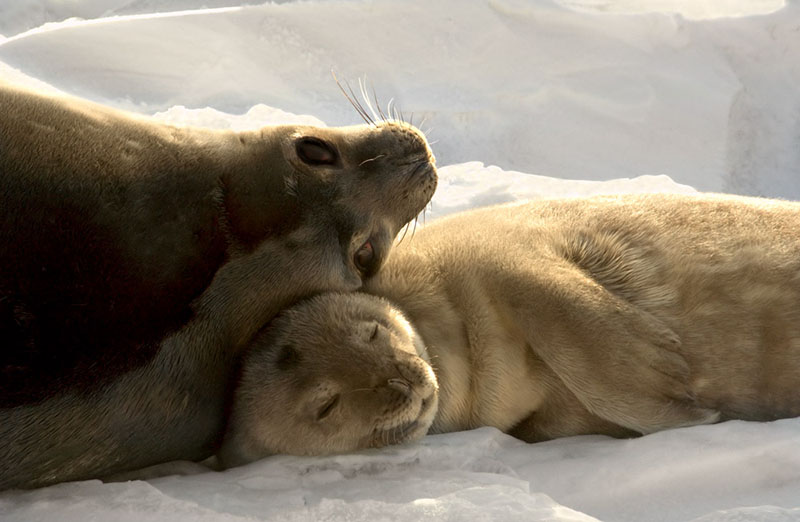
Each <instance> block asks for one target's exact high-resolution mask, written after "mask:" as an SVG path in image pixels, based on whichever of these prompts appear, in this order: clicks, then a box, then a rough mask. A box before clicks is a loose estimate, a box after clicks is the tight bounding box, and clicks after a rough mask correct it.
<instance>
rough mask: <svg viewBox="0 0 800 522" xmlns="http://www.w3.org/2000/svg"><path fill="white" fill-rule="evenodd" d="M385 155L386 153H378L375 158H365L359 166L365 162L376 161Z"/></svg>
mask: <svg viewBox="0 0 800 522" xmlns="http://www.w3.org/2000/svg"><path fill="white" fill-rule="evenodd" d="M385 156H386V154H378V155H377V156H375V157H374V158H369V159H365V160H364V161H362V162H361V163H359V164H358V166H359V167H361V166H362V165H364V164H365V163H369V162H370V161H375V160H377V159H380V158H383V157H385Z"/></svg>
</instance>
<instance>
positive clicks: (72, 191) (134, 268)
mask: <svg viewBox="0 0 800 522" xmlns="http://www.w3.org/2000/svg"><path fill="white" fill-rule="evenodd" d="M0 113H2V115H3V117H2V118H0V192H1V193H2V205H0V346H2V348H1V349H0V353H1V354H2V356H1V359H0V489H5V488H11V487H34V486H41V485H46V484H51V483H55V482H59V481H65V480H74V479H85V478H94V477H103V476H106V475H108V474H111V473H118V472H121V471H124V470H128V469H132V468H139V467H142V466H147V465H150V464H154V463H158V462H163V461H167V460H173V459H192V460H197V459H202V458H205V457H207V456H208V455H210V454H212V453H213V452H214V450H215V448H216V445H217V444H218V439H219V437H220V435H221V430H222V427H223V419H224V410H225V400H226V399H225V393H226V384H227V382H228V378H229V374H230V372H231V368H232V367H233V364H234V361H235V358H236V356H237V354H238V353H239V351H240V350H241V348H242V347H243V346H245V345H246V344H247V342H248V341H249V340H250V339H251V337H252V336H253V334H254V333H256V332H257V331H258V329H259V328H261V326H263V324H264V323H265V322H266V321H268V320H269V319H271V318H272V317H273V316H274V315H275V314H276V313H277V312H278V311H279V310H280V309H282V308H284V307H286V306H288V305H289V304H291V303H292V302H294V301H295V300H297V299H299V298H301V297H303V296H307V295H310V294H312V293H316V292H320V291H324V290H338V291H351V290H354V289H357V288H359V287H360V286H361V284H362V279H363V278H364V277H366V276H369V275H372V274H374V273H375V272H376V271H377V270H378V269H379V268H380V266H381V264H382V263H383V262H384V260H385V259H386V257H387V255H388V254H389V251H390V248H391V245H392V242H393V239H394V237H395V235H396V234H397V232H398V231H399V230H400V228H401V227H402V226H403V225H404V224H406V223H407V222H409V220H411V219H413V218H414V217H415V216H416V215H417V214H418V213H419V212H420V211H421V210H423V208H424V207H425V205H426V204H427V202H428V201H429V199H430V197H431V195H432V194H433V191H434V188H435V185H436V172H435V167H434V160H433V156H432V154H431V151H430V149H429V147H428V145H427V143H426V141H425V139H424V137H423V135H422V134H421V133H420V132H419V131H418V130H416V129H415V128H413V127H412V126H410V125H408V124H405V123H403V122H397V121H383V122H380V123H378V124H374V125H361V126H353V127H344V128H315V127H306V126H273V127H264V128H262V129H259V130H255V131H248V132H229V131H213V130H207V129H199V128H179V127H174V126H169V125H166V124H161V123H158V122H155V121H153V120H149V119H146V118H142V117H135V116H133V115H126V114H124V113H121V112H119V111H115V110H112V109H109V108H105V107H102V106H99V105H95V104H91V103H88V102H85V101H80V100H76V99H72V98H67V97H60V96H45V95H41V94H37V93H35V92H31V91H28V90H24V89H20V88H17V87H14V86H10V85H0Z"/></svg>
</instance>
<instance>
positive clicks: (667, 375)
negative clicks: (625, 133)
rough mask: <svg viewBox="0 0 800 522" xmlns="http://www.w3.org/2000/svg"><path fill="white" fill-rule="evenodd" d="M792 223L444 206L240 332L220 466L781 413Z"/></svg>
mask: <svg viewBox="0 0 800 522" xmlns="http://www.w3.org/2000/svg"><path fill="white" fill-rule="evenodd" d="M798 231H800V203H796V202H786V201H777V200H766V199H757V198H745V197H734V196H723V195H698V196H679V195H628V196H605V197H595V198H590V199H570V200H552V201H536V202H531V203H527V204H513V205H507V206H500V207H493V208H492V207H490V208H485V209H481V210H475V211H472V212H467V213H464V214H461V215H457V216H452V217H449V218H444V219H442V220H439V221H437V222H434V223H432V224H430V225H428V226H427V227H425V228H423V229H422V230H420V231H419V232H418V233H417V235H416V237H415V238H414V241H413V242H411V243H405V244H403V245H400V246H399V247H398V248H396V249H395V251H394V252H393V254H392V258H391V259H390V261H389V262H388V263H387V265H386V266H385V267H384V269H383V270H382V271H381V272H380V273H379V274H377V275H375V276H374V277H373V278H371V279H370V280H369V281H368V282H366V283H365V286H364V288H363V291H364V292H367V293H368V294H373V295H367V294H364V293H356V294H339V293H335V294H327V295H322V296H319V297H316V298H313V299H311V300H308V301H306V302H303V303H301V304H298V305H297V306H296V307H293V308H291V309H289V310H287V311H285V312H283V313H282V314H281V315H279V316H278V317H277V318H276V319H275V320H274V322H273V324H272V325H270V326H268V327H267V328H266V329H265V330H264V331H263V332H262V333H260V334H259V335H258V336H257V337H256V338H255V340H254V342H253V344H252V345H251V347H250V348H249V349H248V351H247V352H246V354H245V356H244V360H243V363H242V370H241V377H240V382H239V385H238V389H237V390H236V393H235V398H234V403H233V408H232V414H231V417H230V420H229V425H228V428H227V433H226V436H225V440H224V442H223V446H222V450H221V452H220V459H221V460H222V462H223V464H225V465H227V466H231V465H237V464H241V463H244V462H248V461H251V460H254V459H256V458H259V457H261V456H265V455H268V454H274V453H294V454H307V455H308V454H322V453H331V452H342V451H351V450H356V449H360V448H367V447H374V446H381V445H384V444H387V443H394V442H403V441H409V440H414V439H416V438H419V437H421V436H422V435H423V434H424V433H426V432H432V433H440V432H450V431H456V430H465V429H471V428H475V427H479V426H494V427H497V428H499V429H501V430H503V431H505V432H508V433H510V434H512V435H514V436H516V437H518V438H520V439H523V440H526V441H530V442H535V441H542V440H548V439H552V438H556V437H563V436H571V435H579V434H588V433H598V434H607V435H611V436H615V437H627V436H634V435H637V434H645V433H650V432H654V431H657V430H662V429H667V428H672V427H679V426H686V425H692V424H699V423H709V422H714V421H717V420H719V419H744V420H771V419H777V418H781V417H793V416H798V415H800V394H798V393H797V386H798V384H800V234H798ZM412 325H413V326H412ZM276 397H281V400H277V401H276V400H274V398H276ZM437 405H438V410H437ZM434 410H436V411H435V412H434ZM277 419H280V428H279V429H276V426H278V425H279V424H278V422H277Z"/></svg>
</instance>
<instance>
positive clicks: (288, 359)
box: [275, 344, 300, 370]
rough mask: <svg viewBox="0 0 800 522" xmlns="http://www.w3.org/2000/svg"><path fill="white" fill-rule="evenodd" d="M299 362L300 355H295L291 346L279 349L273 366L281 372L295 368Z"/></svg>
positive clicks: (295, 351)
mask: <svg viewBox="0 0 800 522" xmlns="http://www.w3.org/2000/svg"><path fill="white" fill-rule="evenodd" d="M299 362H300V354H299V353H297V350H296V349H295V348H294V346H292V345H291V344H287V345H285V346H283V347H281V349H280V350H279V351H278V354H277V356H276V357H275V364H276V365H277V366H278V368H280V369H282V370H285V369H288V368H291V367H293V366H297V364H298V363H299Z"/></svg>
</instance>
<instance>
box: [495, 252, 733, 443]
mask: <svg viewBox="0 0 800 522" xmlns="http://www.w3.org/2000/svg"><path fill="white" fill-rule="evenodd" d="M502 277H504V278H511V279H513V280H510V281H504V282H502V284H503V285H504V286H503V287H504V288H516V289H517V292H515V293H513V294H509V295H508V296H507V299H508V301H507V304H508V305H509V307H510V312H511V313H512V314H513V316H514V317H515V318H516V320H517V322H518V324H519V325H520V326H521V327H522V328H523V329H524V331H525V334H526V337H527V339H528V343H529V344H530V347H531V349H532V350H533V351H534V352H535V353H536V354H537V355H538V356H539V357H540V358H541V359H542V360H543V361H544V362H545V363H546V364H547V365H548V366H549V367H550V368H551V369H552V370H553V372H555V373H556V375H557V376H558V377H559V378H560V379H561V380H562V381H563V382H564V384H565V385H566V386H567V388H568V389H569V390H570V391H571V392H572V393H574V394H575V396H576V397H577V398H578V400H579V401H580V402H581V403H582V404H583V405H584V406H585V407H586V408H587V409H588V410H589V411H590V412H592V413H593V414H595V415H597V416H599V417H601V418H603V419H606V420H609V421H611V422H613V423H615V424H619V425H620V426H623V427H625V428H629V429H632V430H635V431H637V432H639V433H650V432H653V431H657V430H660V429H665V428H672V427H678V426H686V425H693V424H705V423H711V422H715V421H716V420H718V417H719V414H718V413H716V412H713V411H709V410H706V409H702V408H698V407H696V406H694V404H693V394H692V392H691V389H690V387H689V382H688V380H689V367H688V365H687V363H686V361H685V360H684V358H683V356H682V355H681V354H680V352H679V349H680V339H679V338H678V336H677V335H676V334H675V333H674V332H673V331H672V330H670V329H669V328H668V327H667V326H665V325H664V324H663V323H661V322H660V321H659V320H658V319H656V318H655V317H653V316H652V315H651V314H648V313H646V312H644V311H642V310H640V309H638V308H636V307H635V306H633V305H632V304H630V303H629V302H627V301H625V300H624V299H622V298H620V297H618V296H616V295H615V294H613V293H611V292H609V291H608V290H606V289H605V288H604V287H603V286H601V285H600V284H598V283H597V282H596V281H595V280H593V279H592V278H590V277H589V276H587V275H586V274H585V272H583V271H582V270H580V269H579V268H577V267H575V266H574V265H571V264H570V263H569V262H567V261H563V260H548V262H547V263H541V264H539V265H538V266H537V270H536V271H535V272H534V270H533V269H532V268H527V267H526V268H523V267H520V268H519V269H517V270H507V271H505V272H504V273H503V274H502Z"/></svg>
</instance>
